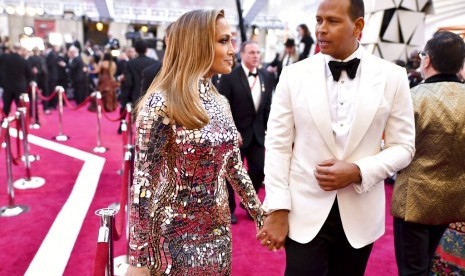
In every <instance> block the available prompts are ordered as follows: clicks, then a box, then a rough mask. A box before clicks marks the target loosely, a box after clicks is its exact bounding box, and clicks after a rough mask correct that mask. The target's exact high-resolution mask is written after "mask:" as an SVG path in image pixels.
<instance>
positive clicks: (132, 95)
mask: <svg viewBox="0 0 465 276" xmlns="http://www.w3.org/2000/svg"><path fill="white" fill-rule="evenodd" d="M155 62H156V61H155V60H154V59H153V58H149V57H147V56H145V55H140V56H138V57H136V58H135V59H131V60H130V61H128V63H126V68H125V70H124V86H125V89H123V92H125V93H126V95H124V96H123V102H122V105H123V106H126V104H127V103H129V102H132V103H134V104H135V103H136V102H137V100H138V99H139V96H140V91H141V83H142V71H144V69H145V68H147V67H149V66H150V65H152V64H154V63H155Z"/></svg>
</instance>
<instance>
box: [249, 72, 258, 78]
mask: <svg viewBox="0 0 465 276" xmlns="http://www.w3.org/2000/svg"><path fill="white" fill-rule="evenodd" d="M250 76H252V77H255V78H256V77H258V72H257V73H252V72H249V77H250Z"/></svg>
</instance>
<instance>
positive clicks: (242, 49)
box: [239, 40, 257, 53]
mask: <svg viewBox="0 0 465 276" xmlns="http://www.w3.org/2000/svg"><path fill="white" fill-rule="evenodd" d="M249 44H257V42H255V41H252V40H247V41H245V42H242V44H241V47H240V48H239V52H241V53H243V52H244V51H245V46H247V45H249Z"/></svg>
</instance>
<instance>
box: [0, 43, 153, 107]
mask: <svg viewBox="0 0 465 276" xmlns="http://www.w3.org/2000/svg"><path fill="white" fill-rule="evenodd" d="M115 41H116V40H114V39H110V40H109V42H108V43H106V44H104V45H93V44H92V43H90V42H89V41H87V42H86V43H85V44H84V47H82V46H81V43H80V42H78V41H77V40H76V41H75V42H73V43H69V44H67V45H52V44H50V43H47V42H46V43H45V49H44V50H43V51H41V50H39V49H38V48H37V47H35V48H33V49H32V50H31V51H28V50H27V49H26V48H24V47H22V46H21V45H20V44H19V43H15V44H13V45H11V46H9V47H7V46H5V47H4V48H2V52H1V53H0V68H1V71H2V74H0V87H1V88H2V90H3V93H2V99H3V113H4V114H5V115H8V114H9V113H10V110H11V104H12V103H13V102H15V104H16V105H17V106H18V105H19V97H20V94H21V93H25V92H28V86H29V84H30V83H31V81H34V82H35V83H36V84H37V87H38V88H39V89H40V93H41V94H42V95H43V96H50V95H51V94H52V93H53V92H54V90H55V88H56V87H57V86H61V87H63V88H64V89H65V91H66V95H67V96H68V98H70V99H74V101H75V102H76V104H78V105H79V104H81V103H83V102H84V100H85V99H86V98H87V97H88V96H89V95H90V94H91V93H92V92H94V91H99V92H100V93H101V94H102V102H103V108H104V110H105V111H106V112H112V111H114V110H116V109H117V108H118V106H120V107H121V110H123V109H124V108H125V105H126V104H127V103H133V102H134V103H135V102H136V101H137V99H138V98H139V96H140V85H141V76H142V71H143V70H144V69H145V68H146V67H148V66H150V65H152V64H161V62H160V61H158V60H156V59H154V58H151V57H148V56H146V52H147V44H146V43H145V41H144V40H139V41H137V42H135V43H134V45H133V47H127V48H124V49H121V48H119V47H120V46H119V42H115ZM110 44H111V45H110ZM4 45H6V44H4ZM115 47H118V49H119V55H118V56H114V55H113V54H112V53H114V52H112V50H115V49H116V48H115ZM6 68H8V70H6ZM42 106H43V111H44V113H45V114H49V113H50V112H51V110H53V109H56V107H57V97H54V98H53V99H51V100H49V101H46V100H43V101H42ZM88 110H89V111H95V110H96V106H95V101H92V102H91V105H90V106H89V107H88Z"/></svg>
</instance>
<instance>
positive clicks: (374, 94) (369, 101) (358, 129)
mask: <svg viewBox="0 0 465 276" xmlns="http://www.w3.org/2000/svg"><path fill="white" fill-rule="evenodd" d="M363 55H364V57H362V62H361V75H360V86H359V93H358V99H357V103H356V106H355V117H354V121H353V123H352V127H351V130H350V133H349V138H348V140H347V145H346V148H345V151H344V157H347V156H349V155H350V154H351V153H352V151H353V150H354V149H355V148H356V147H357V145H358V144H359V143H360V141H361V140H362V139H363V137H364V136H365V134H366V132H367V131H368V128H369V127H370V125H371V124H372V122H373V119H374V117H375V114H376V111H377V110H378V108H379V104H380V101H381V99H382V97H383V94H384V88H383V85H382V84H383V83H385V80H384V79H385V78H386V75H385V74H383V73H382V70H381V69H382V67H381V66H379V64H377V62H376V60H375V59H373V58H372V57H371V56H370V54H368V53H366V52H364V53H363Z"/></svg>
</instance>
